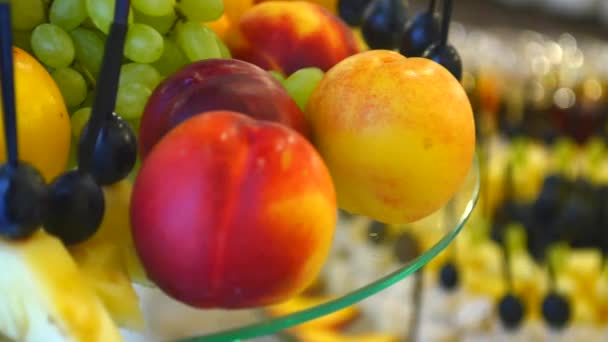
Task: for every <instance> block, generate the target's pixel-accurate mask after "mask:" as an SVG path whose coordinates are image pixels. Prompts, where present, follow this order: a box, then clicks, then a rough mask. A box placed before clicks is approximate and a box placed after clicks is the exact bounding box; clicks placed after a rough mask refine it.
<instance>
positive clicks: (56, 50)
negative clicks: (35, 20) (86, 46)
mask: <svg viewBox="0 0 608 342" xmlns="http://www.w3.org/2000/svg"><path fill="white" fill-rule="evenodd" d="M31 42H32V49H33V50H34V54H35V55H36V57H38V59H39V60H40V61H41V62H42V63H44V64H45V65H48V66H50V67H52V68H63V67H67V66H69V65H70V64H72V61H74V43H73V42H72V38H70V35H68V34H67V33H66V32H65V31H64V30H63V29H62V28H61V27H59V26H57V25H53V24H41V25H38V26H37V27H36V28H35V29H34V31H33V32H32V39H31Z"/></svg>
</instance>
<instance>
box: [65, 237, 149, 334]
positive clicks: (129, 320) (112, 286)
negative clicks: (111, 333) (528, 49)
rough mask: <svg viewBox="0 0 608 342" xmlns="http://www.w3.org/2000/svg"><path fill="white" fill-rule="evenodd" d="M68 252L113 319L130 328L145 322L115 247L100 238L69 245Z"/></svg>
mask: <svg viewBox="0 0 608 342" xmlns="http://www.w3.org/2000/svg"><path fill="white" fill-rule="evenodd" d="M70 252H71V253H72V256H73V257H74V259H75V260H76V262H77V263H78V266H79V267H80V271H81V273H82V274H83V276H84V277H85V278H86V279H87V280H88V281H89V284H90V286H91V287H92V288H93V289H94V290H95V292H96V293H97V296H98V297H99V299H101V301H102V302H103V304H104V305H105V307H106V309H107V310H108V311H109V312H110V314H111V315H112V318H113V319H114V322H115V323H116V324H118V325H119V326H122V327H126V328H129V329H142V328H143V326H144V323H143V315H142V312H141V309H140V307H139V299H138V298H137V295H136V294H135V290H134V289H133V287H132V285H131V280H130V279H129V277H128V276H127V272H126V268H125V266H124V263H123V261H122V259H121V255H120V250H119V249H118V247H117V246H115V245H114V244H112V243H109V242H104V241H100V242H96V243H89V244H87V245H86V246H83V245H81V246H76V247H72V248H71V249H70Z"/></svg>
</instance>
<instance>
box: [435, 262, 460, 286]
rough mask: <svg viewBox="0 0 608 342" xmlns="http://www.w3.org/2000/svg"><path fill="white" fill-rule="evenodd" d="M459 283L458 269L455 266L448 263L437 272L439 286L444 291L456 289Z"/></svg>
mask: <svg viewBox="0 0 608 342" xmlns="http://www.w3.org/2000/svg"><path fill="white" fill-rule="evenodd" d="M458 282H459V276H458V269H457V268H456V265H454V264H453V263H451V262H449V263H447V264H445V265H443V267H442V268H441V270H440V271H439V284H440V285H441V287H442V288H443V289H445V290H448V291H452V290H454V289H456V287H457V286H458Z"/></svg>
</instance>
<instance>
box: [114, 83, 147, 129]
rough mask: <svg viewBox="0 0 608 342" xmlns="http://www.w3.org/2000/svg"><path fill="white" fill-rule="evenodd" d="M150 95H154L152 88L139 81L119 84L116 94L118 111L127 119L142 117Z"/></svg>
mask: <svg viewBox="0 0 608 342" xmlns="http://www.w3.org/2000/svg"><path fill="white" fill-rule="evenodd" d="M150 95H152V90H150V88H148V87H146V86H145V85H143V84H141V83H138V82H135V83H123V84H121V85H119V86H118V94H117V96H116V113H117V114H118V115H120V116H121V117H122V118H124V119H126V120H133V119H137V118H139V117H141V115H142V114H143V112H144V108H145V107H146V103H147V102H148V98H149V97H150Z"/></svg>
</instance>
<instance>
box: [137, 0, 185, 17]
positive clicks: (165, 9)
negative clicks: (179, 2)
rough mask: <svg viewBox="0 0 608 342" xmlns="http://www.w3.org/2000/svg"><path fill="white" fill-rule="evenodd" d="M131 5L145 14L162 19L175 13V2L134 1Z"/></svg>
mask: <svg viewBox="0 0 608 342" xmlns="http://www.w3.org/2000/svg"><path fill="white" fill-rule="evenodd" d="M131 5H133V7H134V8H135V9H136V10H138V11H139V12H141V13H143V14H146V15H149V16H154V17H160V16H164V15H168V14H169V13H170V12H172V11H173V6H175V0H132V1H131Z"/></svg>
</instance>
